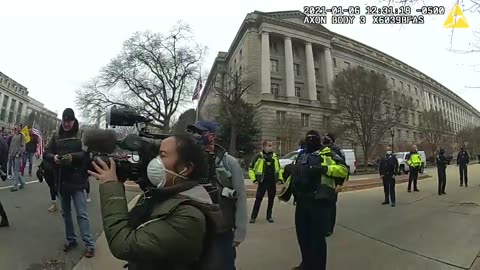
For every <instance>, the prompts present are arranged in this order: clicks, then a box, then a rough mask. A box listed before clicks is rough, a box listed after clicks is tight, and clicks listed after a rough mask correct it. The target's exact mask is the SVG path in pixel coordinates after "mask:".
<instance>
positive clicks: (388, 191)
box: [383, 175, 417, 203]
mask: <svg viewBox="0 0 480 270" xmlns="http://www.w3.org/2000/svg"><path fill="white" fill-rule="evenodd" d="M415 183H416V182H415ZM415 186H417V185H416V184H415ZM408 190H410V188H408ZM383 193H384V194H385V202H387V203H390V202H391V203H395V178H393V176H389V175H385V176H383Z"/></svg>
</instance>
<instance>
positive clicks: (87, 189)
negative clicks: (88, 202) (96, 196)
mask: <svg viewBox="0 0 480 270" xmlns="http://www.w3.org/2000/svg"><path fill="white" fill-rule="evenodd" d="M85 190H86V191H87V194H90V181H89V180H88V179H87V188H86V189H85Z"/></svg>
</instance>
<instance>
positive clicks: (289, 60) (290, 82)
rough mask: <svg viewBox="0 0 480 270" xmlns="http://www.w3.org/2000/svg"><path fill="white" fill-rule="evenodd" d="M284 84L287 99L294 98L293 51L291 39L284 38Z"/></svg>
mask: <svg viewBox="0 0 480 270" xmlns="http://www.w3.org/2000/svg"><path fill="white" fill-rule="evenodd" d="M284 44H285V74H286V77H285V82H286V88H287V89H286V90H287V97H294V96H295V76H294V74H293V71H294V70H293V51H292V39H291V38H290V37H285V39H284Z"/></svg>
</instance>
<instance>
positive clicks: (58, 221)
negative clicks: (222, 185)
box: [0, 177, 134, 270]
mask: <svg viewBox="0 0 480 270" xmlns="http://www.w3.org/2000/svg"><path fill="white" fill-rule="evenodd" d="M26 180H27V181H33V182H30V183H29V184H28V185H26V188H25V189H23V190H20V191H18V192H10V188H8V185H12V183H13V181H11V180H7V181H6V182H3V181H0V200H1V202H2V204H3V206H4V208H5V211H6V212H7V215H8V218H9V220H10V227H9V228H0V262H1V265H0V269H2V270H3V269H8V270H39V269H72V268H73V266H74V265H75V264H76V263H77V262H78V260H79V259H80V257H81V256H82V255H83V252H84V247H83V242H82V241H81V238H78V240H79V243H80V245H79V247H78V248H77V249H76V250H74V251H72V252H70V253H68V254H65V253H64V252H63V250H62V248H63V243H64V229H63V220H62V216H61V214H60V212H59V211H58V212H56V213H49V212H48V211H47V209H48V207H49V206H50V195H49V191H48V186H47V184H46V183H45V182H43V183H38V182H35V180H36V179H33V178H30V177H26ZM90 183H91V185H92V187H91V189H92V194H91V197H92V202H90V203H89V205H88V212H89V216H90V222H91V226H92V230H93V235H94V237H95V238H97V237H98V236H99V235H100V234H101V233H102V231H103V229H102V221H101V217H100V206H99V198H98V185H97V184H96V183H95V181H94V180H91V181H90ZM127 195H128V197H129V198H132V197H133V195H134V194H133V193H128V194H127ZM58 206H60V205H59V204H58ZM74 223H75V227H76V232H77V235H78V234H79V232H78V227H77V225H76V217H75V214H74Z"/></svg>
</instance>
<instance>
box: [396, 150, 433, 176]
mask: <svg viewBox="0 0 480 270" xmlns="http://www.w3.org/2000/svg"><path fill="white" fill-rule="evenodd" d="M418 154H419V155H420V157H421V158H422V166H420V173H423V171H424V169H425V168H426V167H427V156H426V154H425V151H418ZM393 155H395V157H396V158H397V160H398V168H399V170H400V173H401V174H406V173H408V172H409V171H410V168H409V166H408V164H407V160H408V157H409V155H410V152H395V153H393Z"/></svg>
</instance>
